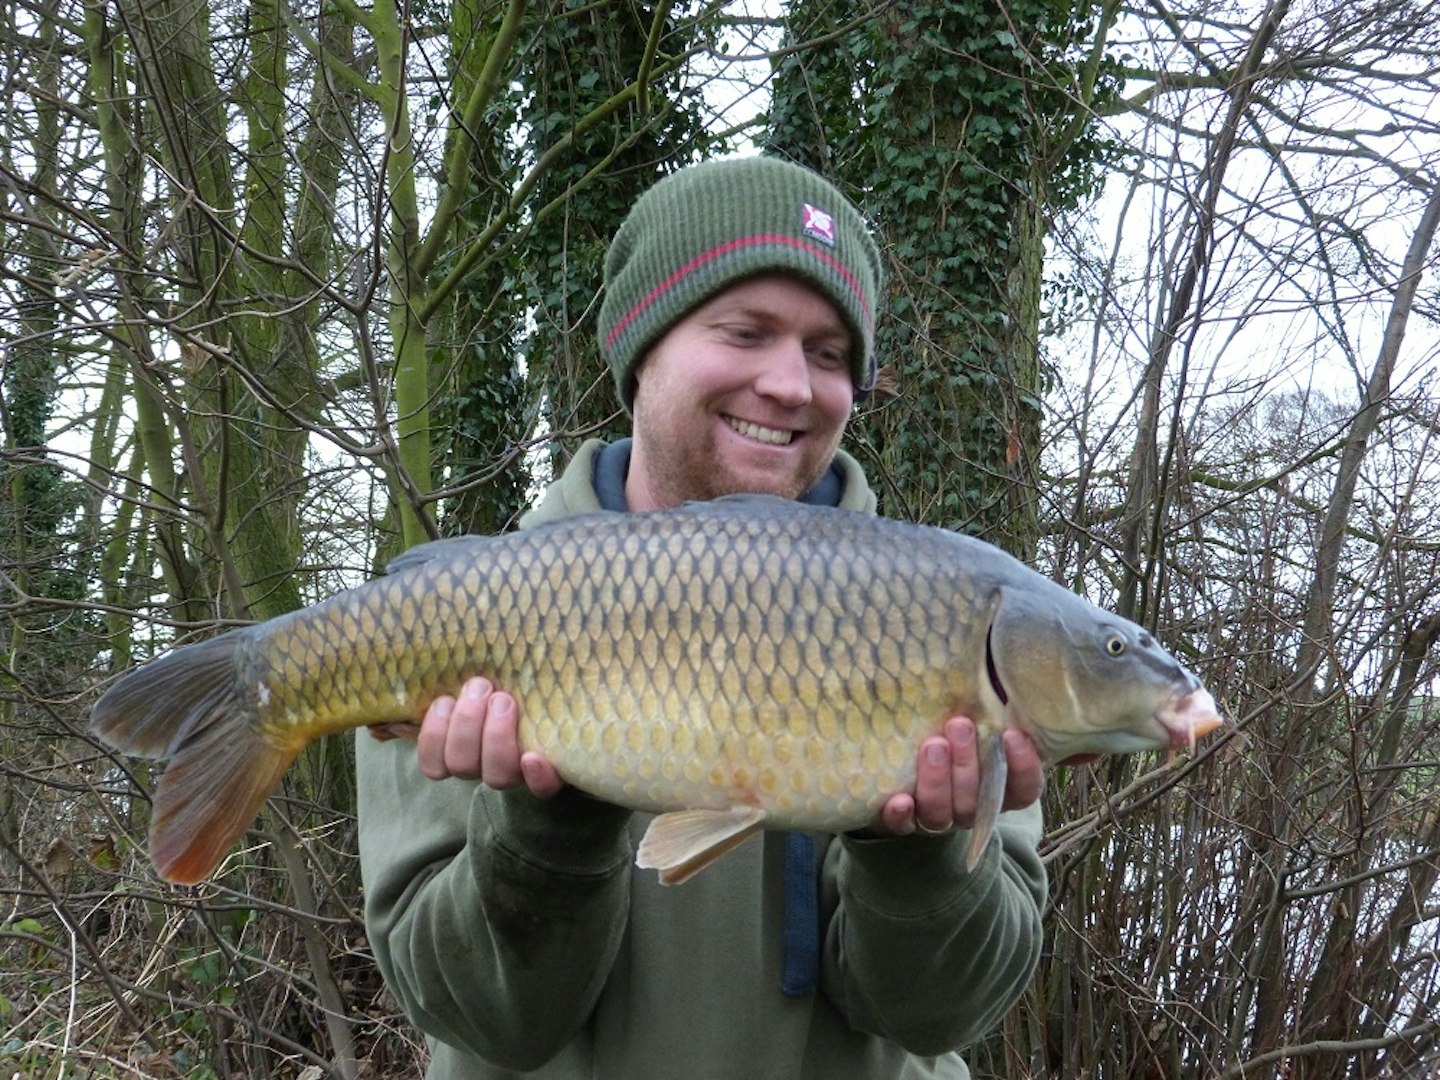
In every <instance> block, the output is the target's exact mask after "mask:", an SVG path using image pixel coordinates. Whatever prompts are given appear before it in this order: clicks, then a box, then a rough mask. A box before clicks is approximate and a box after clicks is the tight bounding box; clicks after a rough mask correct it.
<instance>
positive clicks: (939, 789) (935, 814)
mask: <svg viewBox="0 0 1440 1080" xmlns="http://www.w3.org/2000/svg"><path fill="white" fill-rule="evenodd" d="M1004 741H1005V758H1006V762H1007V764H1008V765H1009V773H1008V775H1007V777H1006V781H1005V802H1004V804H1003V805H1002V806H1001V809H1002V810H1019V809H1020V808H1021V807H1025V806H1029V805H1030V804H1031V803H1033V802H1034V801H1035V800H1036V799H1038V798H1039V797H1040V792H1041V791H1043V790H1044V787H1045V774H1044V772H1043V770H1042V768H1041V765H1040V755H1039V754H1038V753H1037V752H1036V750H1035V744H1034V743H1032V742H1031V741H1030V737H1029V736H1028V735H1026V734H1025V733H1024V732H1023V731H1017V730H1015V729H1013V728H1012V729H1010V730H1008V731H1006V732H1005V734H1004ZM979 791H980V765H979V754H978V746H977V743H976V738H975V724H974V723H973V722H972V721H971V720H970V719H969V718H968V717H964V716H955V717H951V718H950V719H949V720H947V721H946V722H945V734H944V735H934V736H931V737H930V738H928V739H926V740H925V741H924V742H922V743H921V744H920V752H919V763H918V765H917V768H916V774H915V791H914V792H913V793H911V792H908V791H906V792H901V793H900V794H897V795H892V796H891V797H890V799H889V801H887V802H886V803H885V805H884V807H883V808H882V809H881V811H880V817H879V819H878V821H877V822H876V824H875V828H876V830H877V831H879V832H882V833H888V834H890V835H892V836H909V835H910V834H911V833H913V832H915V831H916V830H917V829H919V830H920V831H921V832H927V833H941V832H948V831H949V830H950V829H968V828H970V827H971V826H972V825H973V824H974V823H975V801H976V796H977V795H978V794H979Z"/></svg>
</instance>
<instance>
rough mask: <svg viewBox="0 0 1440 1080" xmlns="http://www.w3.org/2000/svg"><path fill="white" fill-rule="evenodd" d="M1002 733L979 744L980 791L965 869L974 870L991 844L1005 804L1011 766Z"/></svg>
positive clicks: (999, 732)
mask: <svg viewBox="0 0 1440 1080" xmlns="http://www.w3.org/2000/svg"><path fill="white" fill-rule="evenodd" d="M1004 734H1005V733H1004V732H1003V731H997V732H995V734H993V735H991V736H989V737H988V738H985V737H982V739H981V743H980V792H979V795H978V796H977V798H976V803H975V824H974V825H972V826H971V827H970V855H969V857H968V858H967V859H966V860H965V869H967V870H974V869H975V866H976V864H978V863H979V862H980V856H981V855H983V854H985V845H986V844H988V843H990V834H991V833H993V832H994V831H995V821H996V819H998V818H999V817H1000V807H1001V806H1003V805H1004V804H1005V780H1006V777H1007V776H1008V775H1009V772H1010V766H1009V763H1008V762H1007V761H1006V759H1005V739H1004Z"/></svg>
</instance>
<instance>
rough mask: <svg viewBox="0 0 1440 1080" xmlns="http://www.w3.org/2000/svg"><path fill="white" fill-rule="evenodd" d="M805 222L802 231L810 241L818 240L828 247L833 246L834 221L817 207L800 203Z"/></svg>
mask: <svg viewBox="0 0 1440 1080" xmlns="http://www.w3.org/2000/svg"><path fill="white" fill-rule="evenodd" d="M801 205H802V206H803V207H804V214H805V222H804V225H803V231H804V233H805V235H806V236H808V237H810V239H812V240H819V241H820V242H821V243H822V244H825V245H827V246H829V247H834V246H835V219H834V218H833V217H831V216H830V215H829V214H827V213H826V212H825V211H824V210H821V209H820V208H819V207H818V206H811V205H810V204H809V203H802V204H801Z"/></svg>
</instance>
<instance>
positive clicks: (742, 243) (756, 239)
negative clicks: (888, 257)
mask: <svg viewBox="0 0 1440 1080" xmlns="http://www.w3.org/2000/svg"><path fill="white" fill-rule="evenodd" d="M757 244H788V245H789V246H790V247H793V248H799V249H800V250H801V251H804V252H806V253H807V254H810V255H814V256H815V257H816V258H818V259H819V260H820V261H822V262H824V263H826V264H828V265H829V266H830V268H831V269H832V270H834V271H836V272H837V273H838V274H839V275H840V276H841V277H842V278H844V279H845V283H846V284H847V285H849V286H850V290H851V292H853V293H854V294H855V295H856V297H857V298H858V299H859V300H860V308H861V310H863V311H864V312H865V321H866V323H868V324H872V325H873V323H874V321H875V320H874V317H873V316H872V315H871V314H870V305H869V304H867V303H866V302H865V294H864V293H863V292H862V291H861V290H860V286H859V285H858V284H857V283H856V281H855V277H854V275H853V274H851V273H850V271H849V270H847V269H846V268H845V267H844V265H843V264H841V263H840V262H839V261H837V260H836V259H835V257H834V256H832V255H830V254H829V253H828V252H825V251H821V250H820V249H819V248H817V247H815V246H814V245H813V244H807V243H805V242H804V241H803V240H796V239H795V238H794V237H793V236H786V235H785V234H783V233H762V234H761V235H759V236H747V237H745V238H743V239H740V240H727V241H726V242H725V243H723V244H721V245H719V246H718V247H713V248H711V249H710V250H709V251H705V252H701V253H700V254H699V255H697V256H695V258H693V259H691V260H690V261H689V262H687V263H686V264H685V265H684V266H682V267H680V269H678V270H676V271H675V272H674V273H673V274H671V275H670V276H669V277H668V278H666V279H665V280H664V281H662V282H661V283H660V284H659V285H657V286H656V287H655V288H654V289H652V290H651V291H650V292H649V294H647V295H646V297H645V298H644V299H643V300H641V301H640V302H639V303H638V304H636V305H635V306H634V307H633V308H631V309H630V310H629V311H627V312H626V313H625V317H624V318H623V319H621V320H620V321H618V322H617V323H616V324H615V327H614V329H612V330H611V331H610V333H608V334H607V335H605V347H606V348H607V349H608V348H610V347H611V346H612V345H614V344H615V339H616V338H618V337H619V336H620V335H621V334H623V333H624V332H625V329H626V328H627V327H628V326H629V325H630V324H631V323H632V322H634V321H635V320H636V319H638V318H639V317H640V316H641V315H642V314H643V313H644V311H645V309H646V308H648V307H649V306H650V305H651V304H653V303H655V301H656V300H658V299H659V298H660V297H661V296H662V295H664V293H666V292H667V291H668V290H670V289H673V288H674V287H675V286H676V285H677V284H679V283H680V282H681V281H682V280H683V279H685V278H686V277H688V276H689V275H691V274H693V273H694V272H695V271H696V270H699V269H700V268H701V267H702V266H704V265H705V264H706V263H710V262H714V261H715V260H716V259H718V258H720V257H721V256H722V255H727V254H729V253H730V252H732V251H736V250H738V249H740V248H746V247H754V246H755V245H757ZM776 269H777V271H781V272H783V270H784V269H785V268H784V267H777V268H776Z"/></svg>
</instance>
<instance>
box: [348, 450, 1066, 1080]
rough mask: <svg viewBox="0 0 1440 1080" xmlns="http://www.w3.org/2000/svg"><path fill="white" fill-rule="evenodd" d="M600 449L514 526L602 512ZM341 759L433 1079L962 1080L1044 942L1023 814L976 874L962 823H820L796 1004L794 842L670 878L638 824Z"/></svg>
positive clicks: (394, 765) (380, 955) (368, 754)
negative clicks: (814, 969)
mask: <svg viewBox="0 0 1440 1080" xmlns="http://www.w3.org/2000/svg"><path fill="white" fill-rule="evenodd" d="M602 449H603V445H602V444H600V443H598V442H593V441H592V442H589V443H586V444H585V446H584V447H582V448H581V451H580V452H579V454H577V456H576V457H575V459H574V460H573V461H572V462H571V464H570V466H569V467H568V468H567V469H566V471H565V473H564V475H563V476H562V477H561V478H560V479H559V480H557V481H556V482H555V484H554V485H552V486H551V488H550V489H549V490H548V491H547V492H546V495H545V498H544V500H543V501H542V503H541V505H540V506H539V507H537V508H536V509H535V510H534V511H532V512H531V513H530V514H529V515H527V517H526V519H525V520H524V521H523V522H522V528H524V527H531V526H534V525H537V524H540V523H542V522H544V521H550V520H554V519H556V518H560V517H565V516H568V515H571V514H577V513H584V512H587V511H591V510H597V509H599V508H600V502H599V498H598V496H597V494H596V491H595V484H594V476H595V468H596V461H597V458H598V455H599V454H600V452H601V450H602ZM837 472H838V475H839V476H840V477H841V480H842V484H843V490H842V492H841V495H840V505H841V506H843V507H847V508H849V509H853V510H857V511H861V512H866V513H868V512H873V510H874V506H875V499H874V495H873V494H872V493H871V491H870V489H869V487H868V485H866V483H865V478H864V476H863V474H862V473H861V471H860V468H859V466H858V465H857V464H856V463H855V462H854V460H853V459H851V458H849V457H848V455H844V454H842V455H840V458H839V459H838V460H837ZM521 719H522V721H523V717H522V718H521ZM356 758H357V765H358V770H359V785H360V797H359V810H360V856H361V868H362V873H363V877H364V884H365V896H366V902H365V921H366V927H367V930H368V932H369V936H370V941H371V944H372V946H373V947H374V950H375V958H376V960H377V962H378V963H379V965H380V970H381V972H382V973H383V974H384V976H385V981H386V983H387V984H388V985H389V987H390V989H391V991H392V992H393V993H394V994H395V996H396V998H397V999H398V1000H399V1002H400V1006H401V1008H402V1009H403V1010H404V1012H405V1015H406V1016H408V1017H409V1018H410V1020H411V1021H412V1022H414V1023H415V1024H416V1025H417V1026H418V1027H419V1028H420V1029H421V1030H422V1031H424V1032H425V1034H426V1036H427V1041H428V1043H429V1046H430V1049H431V1052H432V1055H433V1056H432V1062H431V1065H430V1069H429V1071H428V1073H427V1076H428V1077H430V1078H431V1080H462V1078H463V1080H495V1078H500V1077H518V1076H525V1077H538V1078H544V1080H562V1078H563V1080H581V1078H585V1080H665V1078H671V1077H674V1078H676V1080H835V1078H845V1080H851V1078H853V1080H871V1078H874V1080H880V1078H896V1080H902V1078H903V1080H920V1078H927V1077H935V1078H940V1077H943V1078H946V1080H961V1078H964V1077H968V1076H969V1070H968V1069H967V1068H966V1066H965V1062H964V1061H963V1060H962V1058H961V1057H960V1055H959V1053H957V1052H956V1051H957V1048H960V1047H963V1046H965V1045H967V1044H969V1043H971V1042H973V1041H975V1040H976V1039H978V1038H980V1037H981V1036H983V1035H984V1034H985V1033H986V1032H987V1031H988V1030H990V1029H991V1028H992V1027H993V1026H994V1025H995V1023H996V1022H997V1021H998V1020H999V1019H1000V1018H1001V1017H1002V1016H1003V1015H1004V1014H1005V1012H1006V1011H1007V1010H1008V1009H1009V1008H1010V1007H1011V1005H1013V1004H1014V1002H1015V1001H1016V999H1017V998H1018V997H1019V996H1020V994H1021V992H1022V991H1023V989H1024V987H1025V986H1026V984H1027V982H1028V981H1029V979H1030V976H1031V973H1032V971H1033V970H1034V967H1035V964H1036V961H1037V959H1038V957H1039V952H1040V934H1041V930H1040V909H1041V905H1042V904H1043V902H1044V897H1045V890H1046V879H1045V870H1044V867H1043V865H1042V864H1041V862H1040V860H1039V858H1038V856H1037V854H1036V846H1037V844H1038V842H1039V839H1040V827H1041V825H1040V814H1039V809H1038V807H1031V808H1029V809H1027V810H1024V811H1018V812H1014V813H1007V814H1003V815H1001V818H1000V823H999V826H998V828H997V834H998V837H999V843H994V842H992V843H991V844H990V846H989V847H988V848H987V849H986V851H985V854H984V856H983V858H982V859H981V861H980V863H979V865H978V866H976V868H975V871H974V872H973V873H967V872H966V870H965V852H966V849H967V848H968V846H969V837H968V834H967V833H965V832H963V831H957V832H955V833H952V834H950V835H947V836H940V837H933V836H923V835H916V836H912V837H906V838H899V839H860V838H858V837H853V836H842V837H830V836H816V837H815V838H814V839H815V844H814V845H813V847H814V852H815V854H814V860H815V867H814V872H815V874H816V875H817V878H818V898H819V918H820V926H819V930H818V933H817V935H816V938H817V941H818V943H819V945H820V950H821V952H820V957H819V971H818V988H817V989H816V990H814V991H813V992H809V993H804V992H801V993H800V994H798V995H795V992H794V989H793V988H792V991H791V994H786V993H785V992H784V991H783V990H782V987H781V972H782V967H783V966H784V965H785V963H786V946H785V945H784V944H783V942H782V938H783V936H784V935H785V934H786V933H788V932H789V930H788V928H787V927H786V920H785V905H786V899H785V880H786V859H787V855H788V856H789V857H790V858H791V859H792V860H793V859H794V857H795V856H794V854H793V851H794V849H793V848H787V844H786V834H783V833H773V832H766V833H763V834H762V836H761V838H760V839H758V840H751V841H750V842H749V843H746V844H743V845H741V846H740V847H739V848H738V849H736V850H735V851H734V852H732V853H730V854H729V855H726V856H725V857H724V858H723V859H721V860H720V861H719V862H717V863H716V864H715V865H714V866H711V867H709V868H708V869H706V870H705V871H704V872H702V873H700V874H698V875H697V876H696V877H695V878H694V879H692V880H691V881H688V882H686V883H685V884H684V885H680V886H676V887H671V888H667V887H663V886H661V885H659V884H658V883H657V882H656V880H655V875H654V874H653V872H648V871H643V872H642V871H638V870H636V869H635V868H634V866H633V860H634V848H635V845H636V844H637V843H638V842H639V838H640V836H641V835H642V834H643V833H644V831H645V827H646V825H647V824H648V823H649V821H650V817H649V815H646V814H641V813H633V812H631V811H629V810H625V809H622V808H620V807H616V806H611V805H608V804H606V803H601V802H598V801H596V800H594V799H591V798H589V797H588V796H585V795H583V794H581V793H579V792H576V791H573V790H566V791H563V792H561V794H560V795H558V796H557V797H555V798H554V799H550V800H543V801H542V800H539V799H536V798H534V797H533V796H532V795H530V794H529V792H528V791H525V790H524V789H519V790H513V791H506V792H499V791H493V790H491V789H489V788H487V787H485V786H484V785H482V784H479V783H476V782H469V781H463V780H457V779H453V778H452V779H449V780H445V781H442V782H435V781H431V780H427V779H425V778H424V777H423V776H422V775H421V773H420V770H419V768H418V767H417V765H416V760H415V750H414V747H413V745H411V744H410V743H408V742H405V741H402V740H394V741H391V742H380V741H378V740H375V739H372V738H370V737H369V736H368V735H366V734H364V733H363V732H362V733H361V734H360V736H359V740H358V743H357V752H356ZM802 850H803V849H802ZM802 871H803V867H802ZM793 872H794V868H793V867H792V873H793Z"/></svg>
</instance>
